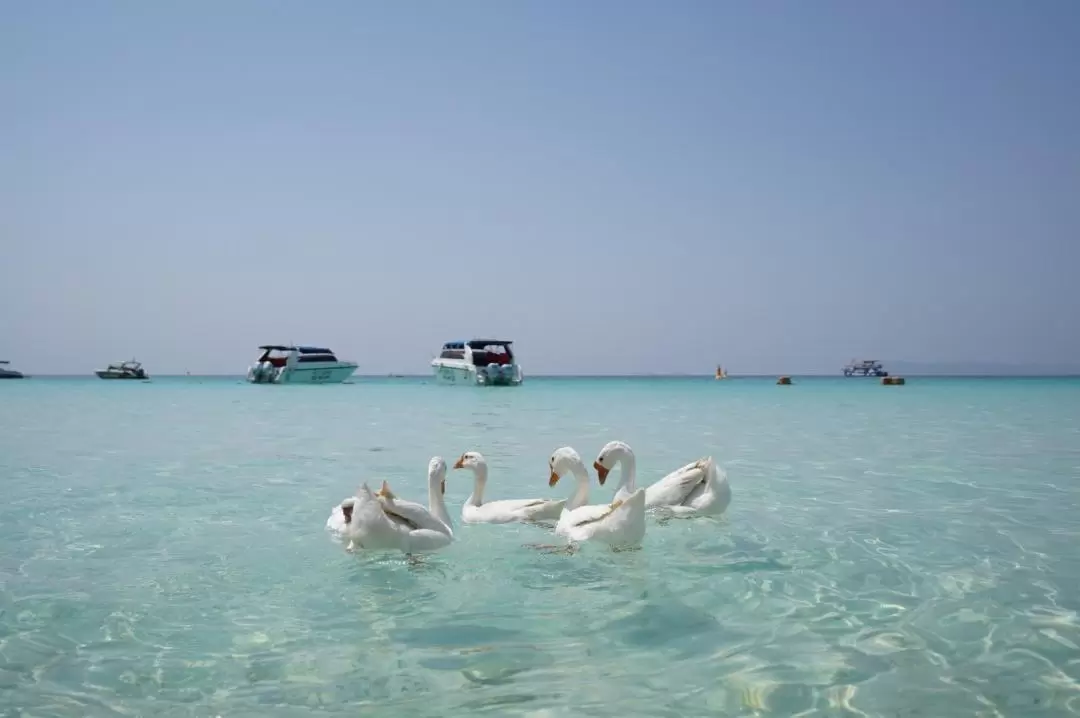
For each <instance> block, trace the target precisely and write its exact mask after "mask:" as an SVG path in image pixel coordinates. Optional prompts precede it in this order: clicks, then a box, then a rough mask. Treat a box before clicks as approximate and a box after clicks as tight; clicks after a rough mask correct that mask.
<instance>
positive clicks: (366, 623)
mask: <svg viewBox="0 0 1080 718" xmlns="http://www.w3.org/2000/svg"><path fill="white" fill-rule="evenodd" d="M796 382H797V383H796V385H795V386H792V387H778V386H775V385H774V384H773V383H772V381H767V380H739V379H735V380H729V381H727V382H716V381H713V380H711V379H657V380H651V379H635V380H618V379H605V380H586V379H574V380H555V379H549V380H544V379H531V380H528V381H527V383H526V385H525V386H523V387H521V388H519V389H488V390H483V389H474V388H464V387H441V386H436V385H433V384H429V383H426V382H422V381H419V380H415V379H413V380H409V379H403V380H402V379H399V380H373V379H358V380H357V381H356V383H355V384H352V385H345V386H336V387H265V386H252V385H248V384H244V383H242V382H240V381H239V380H236V379H196V378H190V379H158V380H155V381H153V382H152V383H148V384H143V383H127V382H102V381H99V380H97V379H93V378H90V379H77V380H75V379H42V378H35V379H31V380H28V381H21V382H19V381H15V382H3V383H0V486H2V487H3V496H4V500H3V502H0V708H2V709H4V710H13V711H14V712H12V713H10V715H20V714H21V715H27V716H85V715H95V716H108V715H120V714H123V715H129V716H130V715H155V716H213V715H221V716H229V717H235V716H267V715H275V716H276V715H282V716H289V715H304V716H318V715H331V714H333V715H339V714H342V715H344V714H348V715H358V714H362V715H391V714H392V715H395V716H409V715H442V716H453V715H473V714H480V713H488V714H497V715H533V716H621V715H627V714H637V715H645V714H647V715H653V716H692V715H732V716H734V715H763V716H764V715H769V716H791V715H796V714H798V715H821V716H826V715H827V716H847V715H851V716H856V715H866V716H890V717H892V716H917V715H921V716H928V715H938V716H944V715H986V716H991V715H1016V716H1021V715H1022V716H1036V715H1047V716H1050V715H1053V716H1061V715H1070V714H1080V681H1078V679H1080V619H1078V614H1077V611H1080V590H1078V589H1080V550H1078V549H1077V546H1080V541H1078V539H1080V513H1078V508H1080V382H1077V381H1074V380H941V379H922V380H912V381H911V382H910V383H909V384H908V385H907V386H904V387H883V386H880V385H879V384H876V383H874V382H873V381H872V380H860V379H848V380H842V379H837V380H825V379H818V380H799V379H797V380H796ZM613 438H619V439H623V440H625V441H627V442H629V443H630V444H631V446H633V447H634V449H635V451H636V453H637V456H638V464H639V475H641V476H642V477H643V478H645V479H646V480H647V479H649V478H653V479H655V478H658V477H659V476H660V475H661V474H663V473H666V472H667V471H668V470H670V469H673V468H676V467H678V466H680V465H682V464H684V463H686V462H688V461H691V460H693V459H695V458H698V457H699V456H702V455H704V454H707V453H712V454H713V455H714V456H715V457H716V458H717V459H718V461H719V463H720V464H721V466H723V467H724V468H725V469H726V470H727V472H728V475H729V478H730V481H731V485H732V491H733V500H732V504H731V507H730V508H729V510H728V513H727V515H726V516H725V517H724V518H723V519H721V520H719V521H713V520H697V521H672V522H670V523H667V524H665V525H658V524H657V523H656V522H655V521H650V523H649V527H648V533H647V535H646V539H645V546H644V549H643V550H641V551H639V552H627V553H616V554H612V553H608V552H605V551H603V550H599V549H597V548H596V547H592V546H587V547H585V549H584V550H583V551H581V552H580V553H578V554H576V555H572V556H568V555H557V554H548V553H542V552H540V551H537V550H535V549H533V548H529V547H527V546H526V544H533V543H543V542H552V541H554V537H553V536H551V535H550V534H548V533H546V532H545V531H544V530H543V529H541V528H537V527H534V526H516V525H515V526H460V524H459V527H458V536H459V540H458V542H457V543H456V544H454V545H453V546H452V547H450V548H449V549H448V550H446V551H444V552H441V553H439V554H436V555H433V556H429V557H427V558H426V560H424V561H423V563H422V564H421V565H410V564H409V563H408V562H406V561H404V560H402V558H401V557H400V556H378V557H370V556H356V555H349V554H346V553H345V552H344V551H343V550H342V548H341V546H340V545H339V544H336V543H335V542H334V541H332V540H331V538H330V537H329V536H328V535H327V534H326V533H325V531H324V528H323V525H324V522H325V520H326V517H327V515H328V514H329V511H330V508H331V506H332V505H333V504H335V503H336V502H338V501H340V500H341V499H342V498H344V497H346V496H348V495H350V494H351V493H352V491H353V490H354V489H355V488H356V486H357V485H358V484H359V482H360V481H361V480H365V479H366V480H368V481H369V482H371V483H372V485H373V486H374V485H375V484H376V483H377V482H378V481H379V480H380V479H382V478H388V479H390V481H391V483H392V484H393V486H394V488H395V490H396V491H397V493H398V494H399V495H401V496H404V497H407V498H413V499H417V500H421V501H424V500H425V498H424V497H425V491H426V489H425V486H426V479H425V471H426V465H427V461H428V458H429V457H430V456H432V455H433V454H439V455H442V456H443V457H445V458H446V459H447V460H448V461H449V462H450V463H452V462H453V461H454V460H455V459H456V457H457V456H458V455H459V454H460V453H461V452H463V451H466V450H469V449H475V450H479V451H481V452H483V453H484V454H485V455H486V457H487V459H488V461H489V463H490V465H491V479H490V483H489V492H490V493H491V494H492V497H493V498H499V497H501V498H528V497H533V496H545V495H549V494H551V493H553V492H552V491H551V490H549V489H548V487H547V481H546V479H547V459H548V456H549V455H550V452H551V451H552V449H554V448H556V447H558V446H561V445H564V444H571V445H573V446H575V447H576V448H577V449H578V450H579V451H580V452H581V453H582V455H583V457H584V458H585V459H586V460H587V461H589V462H591V460H592V458H594V456H595V453H596V451H597V450H598V449H599V448H600V447H601V446H602V445H603V444H604V443H605V442H606V441H608V440H610V439H613ZM558 488H560V489H561V488H562V487H561V486H560V487H558ZM469 489H470V482H469V478H468V477H467V476H465V475H463V472H451V473H450V474H449V476H448V491H447V498H448V500H449V503H450V506H451V513H452V515H453V516H454V518H455V519H458V518H459V517H460V506H461V503H462V501H463V500H464V499H465V497H466V496H467V495H468V493H469ZM609 493H610V491H609V490H608V489H604V490H600V492H599V493H596V494H594V496H598V497H600V499H606V498H607V496H608V494H609ZM598 500H599V499H598ZM20 710H21V711H22V713H20V712H19V711H20ZM2 712H3V711H2V710H0V713H2ZM5 715H8V714H7V713H5Z"/></svg>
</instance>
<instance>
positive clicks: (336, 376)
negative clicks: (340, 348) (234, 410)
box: [247, 344, 358, 384]
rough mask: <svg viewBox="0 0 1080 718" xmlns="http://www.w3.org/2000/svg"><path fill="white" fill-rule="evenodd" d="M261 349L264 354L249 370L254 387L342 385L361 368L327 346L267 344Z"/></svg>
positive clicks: (248, 377) (248, 375)
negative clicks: (341, 358)
mask: <svg viewBox="0 0 1080 718" xmlns="http://www.w3.org/2000/svg"><path fill="white" fill-rule="evenodd" d="M259 349H261V350H262V351H263V353H262V355H261V356H260V357H259V358H258V359H257V360H256V361H255V363H254V364H252V365H251V367H249V368H248V373H247V380H248V381H249V382H251V383H252V384H341V383H342V382H344V381H345V380H346V379H348V378H349V377H351V376H352V375H353V372H355V371H356V369H357V366H358V365H357V364H356V362H351V361H341V360H339V359H338V358H337V356H336V355H335V354H334V352H332V351H330V350H329V349H327V348H325V347H300V346H286V345H278V344H264V345H263V346H261V347H259Z"/></svg>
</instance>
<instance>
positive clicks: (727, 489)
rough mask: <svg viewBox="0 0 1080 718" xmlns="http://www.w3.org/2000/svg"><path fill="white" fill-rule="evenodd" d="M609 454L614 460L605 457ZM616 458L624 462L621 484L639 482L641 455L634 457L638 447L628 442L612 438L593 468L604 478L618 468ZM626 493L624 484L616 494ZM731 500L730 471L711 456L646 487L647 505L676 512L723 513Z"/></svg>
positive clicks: (700, 514)
mask: <svg viewBox="0 0 1080 718" xmlns="http://www.w3.org/2000/svg"><path fill="white" fill-rule="evenodd" d="M611 457H614V458H611ZM605 458H610V459H611V460H608V461H602V459H605ZM612 462H614V463H619V464H621V465H622V474H623V477H624V478H623V480H622V484H621V485H622V486H623V487H633V486H635V485H636V481H637V459H636V458H635V457H634V450H633V449H631V448H630V446H629V445H628V444H627V443H626V442H623V441H609V442H608V443H607V444H605V445H604V448H603V449H601V450H600V455H599V457H598V458H597V460H596V463H594V464H593V468H595V469H596V473H597V474H598V475H599V476H600V479H601V481H603V479H604V477H606V476H607V473H608V471H610V470H611V469H612V468H614V463H612ZM605 465H606V466H605ZM630 490H632V489H630ZM626 495H628V491H627V488H620V489H619V491H618V492H616V494H615V498H616V499H619V498H625V496H626ZM730 503H731V486H730V485H729V484H728V480H727V474H726V473H724V472H723V471H722V470H721V469H720V468H719V467H717V465H716V461H715V460H713V457H711V456H706V457H705V458H703V459H698V460H697V461H695V462H693V463H690V464H687V465H686V466H684V467H682V468H680V469H676V470H675V471H672V472H671V473H670V474H668V475H667V476H665V477H664V478H662V479H660V480H659V481H657V482H656V483H655V484H653V485H652V486H649V487H648V488H646V489H645V508H647V509H664V510H667V511H669V512H671V513H673V514H675V515H676V516H719V515H720V514H722V513H724V511H725V510H726V509H727V507H728V504H730Z"/></svg>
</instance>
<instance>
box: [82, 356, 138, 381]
mask: <svg viewBox="0 0 1080 718" xmlns="http://www.w3.org/2000/svg"><path fill="white" fill-rule="evenodd" d="M94 373H95V374H97V375H98V378H99V379H149V378H150V375H149V374H147V373H146V370H145V369H143V366H142V364H140V363H139V362H137V361H135V360H134V359H132V360H131V361H125V362H119V363H117V364H110V365H109V366H107V367H106V368H104V369H99V370H98V371H95V372H94Z"/></svg>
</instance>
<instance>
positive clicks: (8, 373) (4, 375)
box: [0, 369, 26, 379]
mask: <svg viewBox="0 0 1080 718" xmlns="http://www.w3.org/2000/svg"><path fill="white" fill-rule="evenodd" d="M25 378H26V377H24V376H23V375H22V372H18V371H14V370H12V369H0V379H25Z"/></svg>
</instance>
